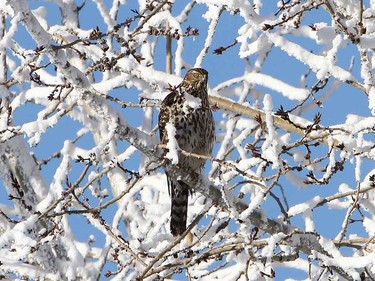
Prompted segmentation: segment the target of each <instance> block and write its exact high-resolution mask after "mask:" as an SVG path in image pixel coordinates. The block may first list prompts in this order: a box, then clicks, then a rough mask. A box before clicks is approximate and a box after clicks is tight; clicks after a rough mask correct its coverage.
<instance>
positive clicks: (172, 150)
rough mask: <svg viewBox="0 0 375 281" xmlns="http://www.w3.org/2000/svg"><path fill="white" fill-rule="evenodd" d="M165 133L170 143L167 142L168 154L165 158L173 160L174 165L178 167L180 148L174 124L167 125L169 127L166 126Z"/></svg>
mask: <svg viewBox="0 0 375 281" xmlns="http://www.w3.org/2000/svg"><path fill="white" fill-rule="evenodd" d="M165 131H166V133H167V136H168V142H167V148H168V152H167V154H166V155H165V158H167V159H169V160H171V161H172V164H174V165H177V164H178V150H179V146H178V143H177V141H176V138H175V135H176V127H175V126H174V125H173V124H172V123H167V125H165Z"/></svg>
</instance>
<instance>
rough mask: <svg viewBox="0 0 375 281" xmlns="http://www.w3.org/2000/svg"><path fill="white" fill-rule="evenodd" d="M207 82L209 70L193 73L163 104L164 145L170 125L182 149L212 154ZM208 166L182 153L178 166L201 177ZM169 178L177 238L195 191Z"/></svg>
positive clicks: (179, 154)
mask: <svg viewBox="0 0 375 281" xmlns="http://www.w3.org/2000/svg"><path fill="white" fill-rule="evenodd" d="M207 79H208V73H207V71H206V70H204V69H202V68H193V69H190V70H189V71H188V72H187V74H186V75H185V78H184V80H183V81H182V82H181V84H180V85H178V86H177V88H176V89H175V90H174V91H172V92H171V93H170V94H169V95H168V96H167V97H166V98H165V99H164V100H163V102H162V104H161V108H160V114H159V131H160V141H161V143H162V144H167V143H168V134H167V131H166V125H167V124H168V123H170V124H172V125H173V126H174V127H175V128H176V134H175V138H176V141H177V143H178V146H179V148H180V149H182V150H185V151H188V152H193V153H196V154H201V155H210V154H211V152H212V147H213V144H214V140H215V134H214V131H215V127H214V125H215V124H214V121H213V117H212V112H211V109H210V106H209V103H208V94H207ZM189 95H190V96H189ZM191 96H193V97H194V98H198V99H195V100H197V101H198V106H193V107H189V103H188V101H191V100H192V99H193V100H194V98H193V97H191ZM199 102H200V104H199ZM193 104H194V102H193ZM196 104H197V103H195V105H196ZM190 105H191V104H190ZM204 163H205V160H204V159H197V158H195V157H187V156H184V155H182V154H181V153H178V164H177V165H178V167H180V168H182V169H184V168H189V169H191V170H193V171H196V172H198V173H200V172H201V170H202V168H203V166H204ZM166 175H167V182H168V188H169V193H170V196H171V223H170V230H171V233H172V235H174V236H176V235H180V234H182V233H183V232H184V231H185V229H186V219H187V206H188V196H189V192H192V189H191V188H190V187H189V186H188V185H187V184H185V183H184V182H182V181H180V180H177V179H174V178H172V177H171V176H170V175H168V173H166Z"/></svg>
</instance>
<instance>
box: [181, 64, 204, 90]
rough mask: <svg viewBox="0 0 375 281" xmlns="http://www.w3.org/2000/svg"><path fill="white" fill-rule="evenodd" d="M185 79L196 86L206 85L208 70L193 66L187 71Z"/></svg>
mask: <svg viewBox="0 0 375 281" xmlns="http://www.w3.org/2000/svg"><path fill="white" fill-rule="evenodd" d="M184 80H185V81H189V83H191V84H192V85H194V86H195V88H201V87H206V86H207V80H208V72H207V71H206V70H205V69H203V68H192V69H190V70H189V71H188V72H187V73H186V75H185V78H184Z"/></svg>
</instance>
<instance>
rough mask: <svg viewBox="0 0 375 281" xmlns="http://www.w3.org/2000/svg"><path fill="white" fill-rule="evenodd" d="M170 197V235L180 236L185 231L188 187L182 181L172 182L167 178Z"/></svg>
mask: <svg viewBox="0 0 375 281" xmlns="http://www.w3.org/2000/svg"><path fill="white" fill-rule="evenodd" d="M168 185H169V191H170V196H171V225H170V228H171V233H172V235H173V236H178V235H181V234H182V233H183V232H184V231H185V230H186V220H187V208H188V196H189V186H188V185H187V184H186V183H184V182H182V181H173V180H171V179H170V178H169V177H168Z"/></svg>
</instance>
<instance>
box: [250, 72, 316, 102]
mask: <svg viewBox="0 0 375 281" xmlns="http://www.w3.org/2000/svg"><path fill="white" fill-rule="evenodd" d="M245 79H246V81H247V82H248V83H254V84H256V85H259V86H262V87H265V88H269V89H271V90H274V91H276V92H279V93H281V94H282V95H283V96H284V97H287V98H289V99H291V100H297V101H302V100H304V99H306V97H307V96H308V95H309V94H310V92H309V91H308V90H306V89H299V88H296V87H293V86H290V85H288V84H286V83H284V82H282V81H280V80H278V79H276V78H273V77H271V76H269V75H265V74H263V73H249V74H248V75H247V76H246V77H245Z"/></svg>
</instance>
